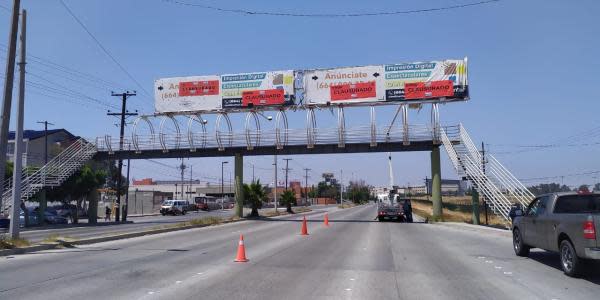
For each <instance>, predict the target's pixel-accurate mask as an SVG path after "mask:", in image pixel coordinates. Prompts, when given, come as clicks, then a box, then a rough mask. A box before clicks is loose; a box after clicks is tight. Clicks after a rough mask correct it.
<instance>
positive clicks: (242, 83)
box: [221, 70, 295, 109]
mask: <svg viewBox="0 0 600 300" xmlns="http://www.w3.org/2000/svg"><path fill="white" fill-rule="evenodd" d="M221 96H222V100H223V103H222V107H223V108H224V109H228V108H230V109H232V108H250V107H254V106H283V105H292V104H294V99H295V97H294V71H291V70H289V71H275V72H258V73H243V74H228V75H221Z"/></svg>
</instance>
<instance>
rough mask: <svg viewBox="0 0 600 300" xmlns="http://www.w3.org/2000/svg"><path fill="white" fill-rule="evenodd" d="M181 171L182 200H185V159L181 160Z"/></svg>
mask: <svg viewBox="0 0 600 300" xmlns="http://www.w3.org/2000/svg"><path fill="white" fill-rule="evenodd" d="M179 169H180V170H181V199H182V200H183V199H184V198H183V189H184V188H185V181H184V178H183V174H184V172H185V164H184V163H183V157H182V158H181V165H179Z"/></svg>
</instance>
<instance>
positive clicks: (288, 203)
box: [281, 190, 296, 214]
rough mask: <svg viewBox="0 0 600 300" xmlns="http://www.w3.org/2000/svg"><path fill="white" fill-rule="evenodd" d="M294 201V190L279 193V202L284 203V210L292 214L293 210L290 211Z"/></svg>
mask: <svg viewBox="0 0 600 300" xmlns="http://www.w3.org/2000/svg"><path fill="white" fill-rule="evenodd" d="M295 202H296V196H295V195H294V192H292V191H290V190H286V191H285V192H283V194H281V203H282V204H283V205H285V207H286V211H287V212H288V213H290V214H293V213H294V212H293V211H292V203H295Z"/></svg>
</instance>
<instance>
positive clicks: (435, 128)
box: [431, 103, 440, 143]
mask: <svg viewBox="0 0 600 300" xmlns="http://www.w3.org/2000/svg"><path fill="white" fill-rule="evenodd" d="M431 129H432V135H431V137H432V139H433V143H439V141H440V138H439V137H440V132H439V131H440V111H439V108H438V104H437V103H432V104H431Z"/></svg>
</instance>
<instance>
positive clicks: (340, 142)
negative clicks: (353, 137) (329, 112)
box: [337, 105, 346, 148]
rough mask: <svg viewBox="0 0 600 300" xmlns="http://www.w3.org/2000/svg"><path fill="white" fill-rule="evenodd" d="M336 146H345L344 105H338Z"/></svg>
mask: <svg viewBox="0 0 600 300" xmlns="http://www.w3.org/2000/svg"><path fill="white" fill-rule="evenodd" d="M337 115H338V148H345V147H346V120H345V117H344V106H343V105H338V107H337Z"/></svg>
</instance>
